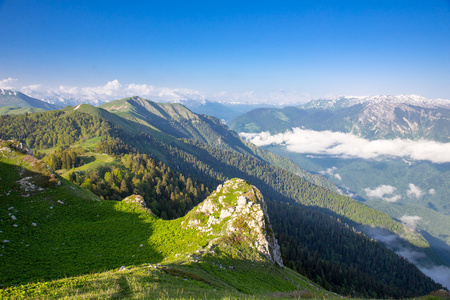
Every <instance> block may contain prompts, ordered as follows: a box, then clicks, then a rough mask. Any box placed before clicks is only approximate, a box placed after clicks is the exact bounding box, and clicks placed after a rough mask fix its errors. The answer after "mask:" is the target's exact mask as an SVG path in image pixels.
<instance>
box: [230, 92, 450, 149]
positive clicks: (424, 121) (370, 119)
mask: <svg viewBox="0 0 450 300" xmlns="http://www.w3.org/2000/svg"><path fill="white" fill-rule="evenodd" d="M229 126H230V128H232V129H233V130H235V131H237V132H252V133H257V132H261V131H269V132H271V133H280V132H284V131H286V130H288V129H292V128H293V127H301V128H306V129H312V130H318V131H322V130H331V131H340V132H348V133H353V134H355V135H358V136H361V137H364V138H367V139H394V138H408V139H413V140H417V139H431V140H436V141H441V142H448V141H450V105H449V101H444V100H440V101H438V100H428V99H425V98H423V97H414V96H376V97H367V98H339V99H337V100H317V101H311V102H309V103H307V104H305V105H303V106H300V107H289V108H283V109H273V108H270V109H269V108H267V109H259V110H255V111H251V112H248V113H246V114H244V115H242V116H239V117H237V118H235V119H234V120H232V121H231V122H230V123H229Z"/></svg>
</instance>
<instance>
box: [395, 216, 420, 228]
mask: <svg viewBox="0 0 450 300" xmlns="http://www.w3.org/2000/svg"><path fill="white" fill-rule="evenodd" d="M420 220H422V217H419V216H407V215H403V216H402V217H401V218H400V221H402V222H403V224H405V225H406V226H408V227H409V228H411V229H413V230H415V229H416V227H417V223H418V222H419V221H420Z"/></svg>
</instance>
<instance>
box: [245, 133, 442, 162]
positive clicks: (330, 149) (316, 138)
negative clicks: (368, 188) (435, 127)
mask: <svg viewBox="0 0 450 300" xmlns="http://www.w3.org/2000/svg"><path fill="white" fill-rule="evenodd" d="M241 136H242V137H244V138H245V139H247V140H248V141H250V142H252V143H254V144H255V145H257V146H266V145H273V144H275V145H282V146H285V147H286V149H287V150H288V151H291V152H296V153H310V154H321V155H332V156H338V157H342V158H355V157H358V158H364V159H376V158H379V157H381V156H392V157H407V158H410V159H414V160H429V161H431V162H434V163H446V162H450V143H439V142H435V141H427V140H420V141H412V140H402V139H395V140H374V141H369V140H366V139H363V138H360V137H358V136H356V135H354V134H351V133H342V132H333V131H328V130H327V131H314V130H309V129H301V128H293V129H292V130H290V131H286V132H285V133H279V134H275V135H271V134H270V133H269V132H261V133H241Z"/></svg>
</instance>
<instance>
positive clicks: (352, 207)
mask: <svg viewBox="0 0 450 300" xmlns="http://www.w3.org/2000/svg"><path fill="white" fill-rule="evenodd" d="M88 107H89V106H88ZM82 108H83V106H80V107H79V108H78V109H74V108H72V109H70V110H65V111H63V112H61V111H57V112H47V113H45V114H34V115H29V116H17V117H13V116H8V117H3V118H1V119H0V120H1V121H2V122H3V123H1V126H0V129H1V133H0V134H1V135H2V136H4V137H8V138H9V137H10V136H15V135H16V134H19V133H20V135H21V137H20V138H22V139H23V138H24V137H26V138H30V137H39V139H38V140H39V141H42V148H41V149H42V150H40V151H45V152H46V153H51V152H52V151H55V149H54V148H53V147H56V146H59V147H63V148H64V147H69V146H83V147H84V146H85V145H94V146H93V148H94V149H96V151H98V152H101V153H107V154H109V155H114V156H115V157H116V161H117V160H118V161H123V162H124V163H126V164H128V161H129V163H130V165H131V166H132V169H133V170H135V171H133V172H134V174H132V173H130V176H129V177H127V176H126V175H124V174H126V173H121V172H117V176H116V172H115V171H114V172H113V170H112V169H109V170H98V171H93V172H92V173H88V174H84V175H83V176H84V178H85V179H84V180H85V182H82V186H84V185H85V183H86V186H87V187H89V188H92V190H93V191H95V192H96V193H99V195H101V196H105V195H104V194H102V193H103V191H105V189H108V190H110V191H112V192H113V193H114V191H117V189H119V187H120V189H121V188H122V184H121V182H120V181H117V180H116V179H118V178H120V176H119V173H121V174H122V179H123V180H128V183H127V182H125V185H124V188H128V189H129V190H130V191H133V190H137V191H142V192H143V194H142V196H143V197H144V199H146V202H147V203H148V204H150V206H151V205H153V204H155V201H162V202H164V201H166V202H167V203H177V202H176V201H179V200H177V199H180V200H181V202H180V205H182V204H183V203H184V204H185V205H186V202H184V201H183V198H184V192H183V195H182V194H181V193H180V190H181V189H182V188H184V187H183V186H182V185H180V186H178V185H176V184H173V185H172V184H168V180H167V178H165V176H164V175H163V176H159V175H158V174H157V172H154V171H153V168H154V163H147V160H146V158H145V156H148V155H149V154H152V155H155V157H157V158H158V159H159V157H161V158H162V159H161V160H160V161H163V162H164V163H166V164H167V166H168V167H170V169H171V170H180V171H181V172H182V174H179V173H178V174H176V176H178V177H179V178H181V177H182V176H181V175H183V176H189V177H191V178H192V179H193V181H196V182H200V183H202V185H204V187H206V188H210V190H212V189H213V188H215V186H216V185H217V184H219V183H220V182H223V181H225V180H227V179H228V178H233V177H241V178H244V179H246V180H249V181H251V182H254V183H255V184H256V185H257V186H258V187H259V188H260V190H261V191H262V192H263V193H264V195H265V198H266V199H267V204H268V207H269V208H270V209H269V211H270V213H271V216H272V215H273V217H271V218H272V219H274V220H276V222H274V224H273V226H274V232H275V233H276V235H277V237H278V238H279V239H281V238H282V240H283V243H284V247H283V246H282V247H281V252H282V254H283V255H288V254H289V259H288V260H287V261H285V264H289V266H291V267H295V269H296V270H297V271H299V272H303V274H305V275H307V276H308V277H309V278H312V279H314V280H318V278H323V279H325V281H318V282H320V283H321V284H324V285H327V286H329V287H330V289H333V290H334V291H338V292H339V293H341V292H342V293H345V294H352V295H365V296H369V295H376V296H378V297H385V296H391V297H405V296H407V295H420V294H425V293H427V292H429V291H430V290H432V289H433V287H437V285H434V284H433V283H432V282H431V281H430V280H429V279H426V277H424V276H423V274H421V273H420V271H419V270H418V269H417V268H415V267H414V266H412V265H411V264H409V263H407V262H406V261H405V260H403V259H401V258H399V257H398V256H397V255H395V254H394V253H393V252H392V251H389V250H387V249H386V248H384V247H381V246H380V245H379V244H378V243H376V242H374V241H371V240H370V239H369V238H367V237H366V236H364V235H362V234H360V233H358V232H357V231H356V230H355V229H354V227H355V226H357V225H359V224H365V225H371V226H373V227H382V228H386V229H387V230H389V231H391V232H394V233H396V234H399V235H401V236H403V237H404V238H405V239H407V240H408V241H409V242H410V243H412V244H413V245H415V246H413V247H415V248H417V247H419V248H422V249H416V250H418V251H422V252H424V253H425V254H428V255H429V257H433V253H432V252H433V251H430V249H429V245H428V244H427V243H426V241H425V240H424V239H423V237H421V236H420V235H418V234H417V233H415V232H411V231H409V230H406V229H405V228H404V227H403V225H402V224H400V223H398V222H395V221H393V220H392V219H391V218H389V217H388V216H387V215H385V214H382V213H380V212H377V211H376V210H373V209H369V208H368V207H366V206H364V205H360V204H358V203H357V202H355V201H353V200H351V199H350V198H347V197H344V196H341V195H337V194H335V193H332V192H330V191H328V190H325V189H323V188H320V187H317V186H314V185H312V184H310V183H308V182H306V181H305V180H302V179H301V178H300V177H298V176H296V175H294V174H292V173H290V172H287V171H286V170H283V169H281V168H277V167H273V166H270V165H269V164H267V163H266V162H264V161H262V160H259V159H257V158H255V157H252V156H246V155H242V154H239V153H237V152H236V151H232V150H228V151H227V150H222V149H219V148H215V147H210V146H208V145H205V144H203V143H200V142H198V141H195V140H187V139H183V140H178V139H175V138H174V137H173V136H171V135H167V134H165V133H164V132H160V136H163V135H165V136H166V139H165V140H160V139H158V138H159V137H158V136H154V135H152V134H153V132H155V129H148V131H147V130H146V129H147V128H150V127H148V126H144V125H142V124H138V123H127V122H131V121H127V120H124V122H125V123H127V124H133V126H132V127H133V128H136V131H130V132H129V131H127V130H125V129H122V128H121V125H120V124H114V123H112V121H108V120H114V119H113V118H108V120H107V119H105V118H102V117H98V116H93V115H90V114H88V113H87V112H82V111H80V110H81V109H82ZM93 109H94V108H93ZM93 109H92V110H93ZM101 112H102V113H104V114H110V113H109V112H107V111H106V110H102V111H101ZM115 117H116V118H117V117H118V116H115ZM50 126H51V127H50ZM17 128H24V129H25V130H24V129H22V130H21V131H19V130H17ZM140 130H142V131H140ZM139 131H140V132H139ZM49 132H52V135H51V136H50V137H51V139H50V138H48V136H46V134H48V133H49ZM41 135H42V137H43V138H40V136H41ZM157 137H158V138H157ZM167 141H169V142H167ZM40 146H41V145H39V147H40ZM89 147H91V146H89ZM91 148H92V147H91ZM137 152H139V153H140V154H138V153H137ZM55 154H56V151H55ZM131 154H133V155H131ZM126 155H128V156H126ZM144 161H145V163H144ZM160 163H161V162H158V164H160ZM119 167H120V166H119ZM146 170H147V171H146ZM146 173H147V174H146ZM111 174H114V176H111ZM78 178H79V176H78V174H77V176H76V180H78ZM126 178H128V179H126ZM160 183H163V185H161V184H160ZM128 184H129V186H126V185H128ZM99 187H100V188H99ZM162 187H164V189H161V188H162ZM177 188H178V190H177ZM163 191H164V193H166V192H167V193H166V194H164V195H167V197H166V196H161V195H162V194H163V193H162V192H163ZM139 193H140V192H139ZM172 193H173V197H172ZM178 196H180V197H181V196H183V197H182V198H178ZM173 199H174V200H175V202H174V201H173ZM180 207H181V206H180ZM185 207H186V206H185ZM181 211H183V210H181ZM174 213H175V215H177V214H178V213H179V212H177V211H175V212H174ZM177 216H181V215H179V214H178V215H177ZM300 220H301V221H302V222H304V223H303V224H302V226H297V225H293V224H297V223H298V222H299V221H300ZM303 226H304V227H305V228H306V229H305V230H299V228H301V227H303ZM330 231H331V232H333V234H332V236H333V238H335V239H336V240H334V239H327V238H326V237H327V236H328V235H329V232H330ZM286 235H287V237H288V238H286ZM317 241H320V245H319V244H317ZM300 245H304V246H302V247H301V248H299V246H300ZM367 248H369V249H372V250H373V251H372V250H370V251H367ZM300 249H301V254H302V255H303V257H308V258H310V260H308V264H303V263H302V261H305V260H304V259H303V258H301V257H302V256H300V255H299V254H298V255H297V253H298V251H300ZM342 251H344V253H345V252H348V253H352V255H351V256H350V255H344V254H343V253H342ZM311 260H314V261H317V262H320V264H319V265H320V268H318V267H316V265H315V264H314V263H311ZM354 262H357V263H356V265H355V264H354ZM374 262H377V263H376V264H373V263H374ZM339 269H341V270H342V272H343V273H342V274H345V278H346V280H342V276H340V277H336V278H335V277H332V276H331V277H327V274H334V273H335V272H334V270H339ZM393 269H396V270H397V272H392V270H393ZM405 270H407V271H405ZM399 274H402V275H401V276H402V277H401V278H400V275H399ZM403 274H406V277H403ZM326 278H328V279H326ZM351 278H356V279H357V278H360V280H359V281H358V285H356V286H354V285H352V281H351V280H352V279H351ZM321 280H322V279H321ZM374 282H375V283H376V284H375V283H374ZM408 282H416V283H417V284H416V285H414V287H413V288H409V284H408Z"/></svg>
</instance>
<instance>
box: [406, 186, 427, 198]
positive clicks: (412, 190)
mask: <svg viewBox="0 0 450 300" xmlns="http://www.w3.org/2000/svg"><path fill="white" fill-rule="evenodd" d="M406 194H407V195H408V197H409V198H417V199H419V198H421V197H422V196H423V195H425V193H424V192H423V191H422V190H421V189H420V188H419V187H418V186H415V185H414V184H412V183H410V184H409V190H407V191H406Z"/></svg>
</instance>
